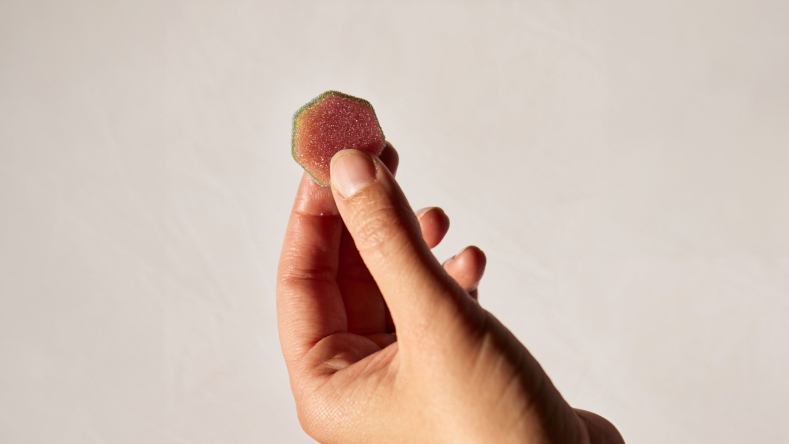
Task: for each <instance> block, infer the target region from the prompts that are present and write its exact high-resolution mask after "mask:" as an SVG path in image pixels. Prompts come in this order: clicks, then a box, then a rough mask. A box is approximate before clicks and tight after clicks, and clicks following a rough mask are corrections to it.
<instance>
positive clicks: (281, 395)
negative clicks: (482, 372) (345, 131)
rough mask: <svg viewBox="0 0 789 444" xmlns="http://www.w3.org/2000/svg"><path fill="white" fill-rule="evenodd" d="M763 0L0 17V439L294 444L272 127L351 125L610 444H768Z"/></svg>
mask: <svg viewBox="0 0 789 444" xmlns="http://www.w3.org/2000/svg"><path fill="white" fill-rule="evenodd" d="M788 22H789V3H787V2H786V1H783V0H775V1H745V0H740V1H711V0H710V1H678V0H675V1H668V2H665V1H660V2H627V1H621V2H616V1H605V2H598V3H596V4H595V2H581V1H525V2H520V1H485V2H483V1H479V2H449V1H431V2H422V1H420V2H383V1H376V2H361V1H344V2H338V1H321V2H317V1H316V2H304V1H281V2H272V1H265V0H258V1H235V0H234V1H215V2H205V1H186V0H181V1H166V2H162V1H144V2H143V1H134V2H132V1H127V2H99V1H85V0H80V1H68V2H66V1H39V2H26V1H18V0H17V1H14V0H4V1H0V360H1V361H0V442H2V443H55V442H57V443H63V444H67V443H86V442H92V443H173V444H175V443H261V442H272V443H279V442H282V443H298V442H310V441H311V440H310V439H309V438H308V437H307V436H306V435H304V434H303V432H302V431H301V429H300V428H299V425H298V422H297V419H296V415H295V411H294V405H293V401H292V398H291V395H290V392H289V387H288V379H287V375H286V373H285V368H284V364H283V361H282V359H281V354H280V350H279V343H278V338H277V333H276V316H275V312H274V287H275V270H276V264H277V256H278V253H279V247H280V245H281V239H282V234H283V230H284V227H285V223H286V220H287V215H288V210H289V207H290V205H291V201H292V198H293V195H294V192H295V187H296V184H297V182H298V180H299V178H300V176H301V170H300V168H299V167H298V166H297V165H296V164H295V163H294V162H293V160H292V159H291V158H290V154H289V142H290V140H289V138H290V118H291V115H292V113H293V111H295V110H296V109H297V108H298V107H299V106H300V105H301V104H302V103H304V102H306V101H307V100H309V99H310V98H312V97H313V96H315V95H317V94H319V93H320V92H322V91H324V90H327V89H337V90H341V91H344V92H347V93H350V94H354V95H358V96H361V97H364V98H367V99H368V100H370V101H371V102H372V103H373V104H374V105H375V106H376V110H377V112H378V115H379V118H380V120H381V123H382V125H383V128H384V130H385V132H386V134H387V137H388V139H389V140H390V141H392V142H393V143H394V145H395V146H396V147H397V148H398V150H399V151H400V154H401V159H402V162H401V167H400V172H399V178H400V180H401V183H402V186H403V187H404V189H405V191H406V193H407V194H408V196H409V198H410V200H411V203H412V204H413V205H414V206H415V207H422V206H428V205H440V206H442V207H444V208H445V210H446V212H447V213H448V214H449V215H450V217H451V218H452V230H451V232H450V234H449V236H448V237H447V238H446V240H445V241H444V243H443V245H441V246H440V247H439V248H437V250H436V254H437V255H438V256H439V257H440V258H441V259H444V258H445V257H448V256H451V255H452V254H454V253H455V252H456V251H458V250H460V249H461V248H462V247H463V246H465V245H467V244H469V243H473V244H476V245H479V246H480V247H481V248H483V249H484V250H485V251H486V252H487V254H488V259H489V263H488V271H487V275H486V278H485V280H484V281H483V284H482V285H481V287H480V297H481V301H482V304H483V305H484V306H485V307H486V308H488V309H489V310H490V311H492V312H493V313H494V314H496V315H497V316H498V317H499V318H500V319H502V320H503V321H504V323H505V324H506V325H508V326H509V327H510V328H511V329H512V330H513V331H514V332H515V334H516V335H517V336H518V337H519V338H520V339H521V340H522V341H523V342H524V343H525V344H526V345H527V347H529V349H530V350H531V351H532V353H533V354H534V355H535V356H536V357H537V358H538V359H539V360H540V361H541V363H542V364H543V366H544V367H545V368H546V369H547V371H548V372H549V374H550V375H551V376H552V378H553V379H554V381H555V383H556V385H557V386H558V387H559V389H560V390H561V391H562V393H563V394H564V395H565V397H566V398H567V399H568V400H569V401H570V402H571V403H572V404H573V405H574V406H577V407H582V408H586V409H589V410H594V411H597V412H599V413H601V414H603V415H605V416H607V417H609V418H610V419H611V420H612V421H613V422H614V423H615V424H616V425H617V426H618V427H619V429H620V430H621V431H622V433H623V434H624V436H625V437H626V438H627V440H628V441H629V442H632V443H667V442H671V443H679V442H688V443H691V442H714V443H743V442H770V443H777V442H789V441H787V438H786V433H785V421H786V418H787V417H789V408H788V407H787V405H788V404H787V403H786V399H787V397H789V378H787V375H788V374H789V346H787V340H786V338H787V337H789V34H788V33H787V28H786V24H787V23H788Z"/></svg>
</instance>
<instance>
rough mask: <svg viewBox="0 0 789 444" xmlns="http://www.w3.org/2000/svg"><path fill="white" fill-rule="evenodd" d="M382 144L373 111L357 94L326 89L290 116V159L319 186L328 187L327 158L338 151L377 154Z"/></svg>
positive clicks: (381, 135)
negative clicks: (347, 150)
mask: <svg viewBox="0 0 789 444" xmlns="http://www.w3.org/2000/svg"><path fill="white" fill-rule="evenodd" d="M385 145H386V139H385V138H384V132H383V130H381V125H380V124H379V123H378V118H377V117H376V116H375V110H373V107H372V105H370V102H368V101H366V100H364V99H360V98H358V97H353V96H349V95H347V94H343V93H341V92H337V91H326V92H325V93H323V94H321V95H319V96H318V97H316V98H314V99H313V100H311V101H310V102H309V103H307V104H306V105H304V106H302V107H301V108H299V110H298V111H296V113H295V114H294V115H293V135H292V140H291V152H292V154H293V158H294V159H296V162H298V163H299V165H301V166H302V167H303V168H304V169H305V170H306V171H307V172H308V173H310V175H311V176H312V178H313V179H315V181H316V182H317V183H318V184H320V185H322V186H329V182H330V180H331V174H330V164H331V159H332V157H333V156H334V155H335V154H337V152H338V151H341V150H344V149H354V150H360V151H365V152H368V153H370V154H372V155H374V156H379V155H380V154H381V152H382V151H383V149H384V146H385Z"/></svg>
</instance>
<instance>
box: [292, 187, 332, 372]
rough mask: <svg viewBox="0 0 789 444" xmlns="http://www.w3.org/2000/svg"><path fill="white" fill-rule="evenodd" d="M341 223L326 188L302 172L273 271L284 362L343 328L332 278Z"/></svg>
mask: <svg viewBox="0 0 789 444" xmlns="http://www.w3.org/2000/svg"><path fill="white" fill-rule="evenodd" d="M342 227H343V223H342V219H341V218H340V215H339V213H338V211H337V206H336V205H335V203H334V198H333V197H332V195H331V191H330V190H329V189H328V188H324V187H321V186H320V185H318V184H317V183H315V182H314V181H313V180H312V178H311V177H310V176H309V174H307V173H304V175H303V176H302V178H301V183H300V184H299V190H298V192H297V193H296V201H295V202H294V204H293V209H292V210H291V214H290V221H289V222H288V228H287V230H286V232H285V241H284V243H283V245H282V253H281V256H280V261H279V270H278V272H277V318H278V322H277V323H278V326H279V336H280V342H281V343H282V351H283V354H284V355H285V359H286V361H288V362H291V361H293V360H294V359H298V358H299V357H301V356H303V355H304V354H305V353H306V352H307V351H309V349H310V348H312V346H313V345H315V344H316V343H317V342H318V341H320V340H321V339H323V338H325V337H326V336H329V335H331V334H334V333H338V332H342V331H345V330H346V329H347V320H346V315H345V307H344V305H343V302H342V296H341V294H340V290H339V288H338V287H337V281H336V276H337V265H338V259H339V248H340V238H341V235H342Z"/></svg>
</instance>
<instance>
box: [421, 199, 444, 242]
mask: <svg viewBox="0 0 789 444" xmlns="http://www.w3.org/2000/svg"><path fill="white" fill-rule="evenodd" d="M416 218H417V220H418V221H419V228H420V229H421V231H422V239H424V240H425V243H426V244H427V246H428V247H429V248H435V247H436V246H437V245H438V244H439V243H440V242H441V240H442V239H444V236H446V234H447V231H449V217H447V215H446V213H444V210H442V209H441V208H437V207H429V208H422V209H421V210H419V211H417V212H416Z"/></svg>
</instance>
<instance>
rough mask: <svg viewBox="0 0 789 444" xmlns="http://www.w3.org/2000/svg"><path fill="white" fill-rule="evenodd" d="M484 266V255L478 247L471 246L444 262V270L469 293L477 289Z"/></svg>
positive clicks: (485, 258)
mask: <svg viewBox="0 0 789 444" xmlns="http://www.w3.org/2000/svg"><path fill="white" fill-rule="evenodd" d="M486 265H487V257H486V256H485V253H484V252H483V251H482V250H481V249H480V248H479V247H476V246H474V245H471V246H468V247H466V248H464V249H463V250H462V251H461V252H460V253H458V254H457V255H455V256H454V257H452V258H450V259H448V260H447V261H446V262H444V270H446V272H447V274H449V275H450V276H451V277H452V278H453V279H455V281H456V282H457V283H458V285H460V286H461V287H463V289H464V290H466V291H467V292H469V293H470V292H472V291H475V290H476V289H477V286H478V285H479V281H480V280H481V279H482V276H483V275H484V273H485V266H486Z"/></svg>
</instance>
